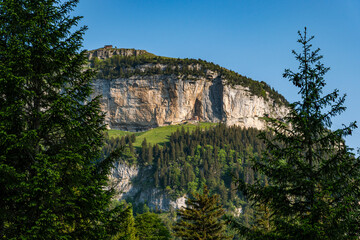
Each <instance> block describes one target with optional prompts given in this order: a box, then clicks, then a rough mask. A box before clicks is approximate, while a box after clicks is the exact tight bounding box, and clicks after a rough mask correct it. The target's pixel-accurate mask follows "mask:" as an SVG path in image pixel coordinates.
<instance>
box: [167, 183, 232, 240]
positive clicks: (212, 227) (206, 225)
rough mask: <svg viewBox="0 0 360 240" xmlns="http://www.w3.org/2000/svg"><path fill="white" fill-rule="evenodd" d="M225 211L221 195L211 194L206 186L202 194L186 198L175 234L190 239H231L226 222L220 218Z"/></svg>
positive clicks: (174, 228) (179, 213) (175, 227)
mask: <svg viewBox="0 0 360 240" xmlns="http://www.w3.org/2000/svg"><path fill="white" fill-rule="evenodd" d="M224 213H225V211H224V209H223V208H222V207H221V205H220V200H219V196H218V195H214V196H209V190H208V189H207V187H206V186H205V187H204V190H203V193H202V194H201V195H200V194H198V193H195V195H194V198H193V199H192V198H188V199H187V200H186V207H183V208H182V209H180V210H178V215H179V216H180V218H179V219H178V221H177V222H176V224H175V226H174V227H173V230H174V235H175V236H176V237H181V238H182V239H189V240H190V239H192V240H196V239H198V240H205V239H231V237H229V236H226V235H225V224H224V222H223V221H222V220H221V219H220V218H221V217H222V216H223V215H224Z"/></svg>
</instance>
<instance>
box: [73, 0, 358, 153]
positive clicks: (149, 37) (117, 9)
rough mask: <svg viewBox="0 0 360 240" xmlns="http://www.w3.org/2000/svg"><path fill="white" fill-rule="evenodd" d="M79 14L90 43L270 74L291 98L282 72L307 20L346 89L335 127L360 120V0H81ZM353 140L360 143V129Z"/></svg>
mask: <svg viewBox="0 0 360 240" xmlns="http://www.w3.org/2000/svg"><path fill="white" fill-rule="evenodd" d="M75 14H76V15H82V16H84V19H83V21H82V24H85V25H87V26H88V27H89V30H88V31H87V33H86V35H85V38H84V48H85V49H89V50H90V49H96V48H99V47H102V46H104V45H106V44H111V45H113V46H117V47H118V48H135V49H145V50H147V51H149V52H151V53H154V54H156V55H160V56H168V57H175V58H178V57H179V58H196V59H197V58H201V59H204V60H207V61H211V62H214V63H216V64H219V65H220V66H223V67H226V68H228V69H231V70H234V71H236V72H238V73H240V74H242V75H246V76H248V77H251V78H252V79H254V80H259V81H265V82H267V83H268V84H269V85H270V86H272V87H274V88H275V89H276V90H277V91H278V92H280V93H281V94H283V95H284V96H285V97H286V98H287V99H288V100H289V101H290V102H293V101H295V100H297V99H298V96H297V91H296V88H295V87H293V86H292V85H291V83H290V82H288V81H287V80H286V79H283V78H282V73H283V72H284V69H285V68H291V69H292V70H297V66H298V65H297V62H296V61H295V59H294V57H293V55H292V54H291V50H292V49H295V50H299V45H298V43H297V42H296V41H297V38H298V35H297V31H298V30H303V29H304V27H305V26H306V27H307V28H308V32H309V34H311V35H315V39H314V41H313V46H314V47H316V48H317V47H319V48H320V49H321V52H320V53H321V54H322V55H324V59H323V61H322V62H323V63H324V64H325V66H328V67H330V68H331V70H330V71H329V72H328V74H327V75H326V80H327V86H326V88H325V92H330V91H332V90H333V89H335V88H338V89H339V90H340V92H341V93H342V94H345V93H346V94H347V101H346V106H347V111H346V112H345V113H343V114H342V115H341V116H340V117H336V118H334V126H333V128H336V127H341V125H342V124H348V123H349V122H351V121H355V120H357V121H358V125H360V106H359V104H360V0H301V1H299V0H297V1H296V0H217V1H213V0H192V1H189V0H177V1H175V0H152V1H150V0H148V1H145V0H80V4H79V5H78V7H77V8H76V10H75ZM347 143H348V144H349V145H350V146H351V147H353V148H355V149H357V148H358V147H360V129H358V130H356V131H355V133H354V134H353V136H351V137H348V138H347Z"/></svg>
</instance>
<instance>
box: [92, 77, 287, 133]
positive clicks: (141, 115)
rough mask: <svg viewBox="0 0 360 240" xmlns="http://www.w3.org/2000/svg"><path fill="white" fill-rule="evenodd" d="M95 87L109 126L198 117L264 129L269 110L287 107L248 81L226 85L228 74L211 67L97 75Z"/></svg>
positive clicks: (137, 126) (277, 113)
mask: <svg viewBox="0 0 360 240" xmlns="http://www.w3.org/2000/svg"><path fill="white" fill-rule="evenodd" d="M194 78H195V79H194ZM94 90H95V92H94V95H102V99H101V107H102V109H103V111H104V112H105V113H106V123H107V124H108V126H109V128H111V129H121V130H128V131H141V130H146V129H149V128H154V127H158V126H164V125H169V124H178V123H181V122H183V121H188V120H193V119H199V120H201V121H208V122H224V123H226V124H227V125H238V126H243V127H255V128H258V129H262V128H264V126H265V125H264V122H263V120H261V117H263V116H264V115H265V114H267V115H269V116H272V117H278V118H282V117H283V116H284V115H285V114H286V112H287V108H286V107H285V105H278V104H275V103H274V101H273V100H272V99H270V98H267V99H265V98H263V97H259V96H254V95H253V94H251V93H250V92H249V89H247V88H246V87H243V86H240V85H236V86H230V85H226V84H225V79H222V77H221V76H219V75H218V74H216V73H213V72H211V73H210V71H209V74H208V75H207V77H195V76H192V77H189V76H188V77H182V76H174V75H153V76H131V77H129V78H118V79H111V80H108V79H96V80H95V81H94Z"/></svg>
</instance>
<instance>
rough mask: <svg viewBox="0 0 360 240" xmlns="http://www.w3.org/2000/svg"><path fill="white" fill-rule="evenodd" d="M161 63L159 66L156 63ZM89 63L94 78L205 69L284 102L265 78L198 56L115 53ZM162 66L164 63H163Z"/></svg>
mask: <svg viewBox="0 0 360 240" xmlns="http://www.w3.org/2000/svg"><path fill="white" fill-rule="evenodd" d="M145 64H147V65H149V64H150V67H149V66H148V67H146V68H145V70H140V66H143V65H145ZM157 64H161V65H163V66H160V65H157ZM90 66H91V67H92V68H94V69H96V70H98V76H97V77H98V78H103V79H114V78H129V77H131V76H151V75H158V74H163V75H175V76H178V77H179V78H183V79H184V78H187V79H190V80H192V79H193V80H196V78H197V77H206V75H207V70H211V71H214V72H217V73H219V75H220V76H221V78H223V79H225V80H226V82H227V84H229V85H232V86H233V85H242V86H244V87H248V88H249V89H250V92H251V93H252V94H254V95H256V96H260V97H264V98H265V99H267V97H268V96H267V93H268V94H269V97H270V98H271V99H273V100H274V101H275V103H276V104H278V105H283V104H287V101H286V99H285V98H284V97H283V96H282V95H280V94H279V93H278V92H276V91H275V90H274V89H273V88H271V87H270V86H269V85H267V84H266V83H265V82H258V81H254V80H252V79H250V78H248V77H245V76H242V75H240V74H238V73H236V72H234V71H231V70H228V69H225V68H223V67H220V66H219V65H217V64H214V63H211V62H207V61H204V60H201V59H188V58H185V59H180V58H165V57H158V56H148V55H140V56H119V55H115V56H113V57H111V58H109V59H106V60H99V59H97V58H94V59H91V60H90ZM164 66H165V67H164Z"/></svg>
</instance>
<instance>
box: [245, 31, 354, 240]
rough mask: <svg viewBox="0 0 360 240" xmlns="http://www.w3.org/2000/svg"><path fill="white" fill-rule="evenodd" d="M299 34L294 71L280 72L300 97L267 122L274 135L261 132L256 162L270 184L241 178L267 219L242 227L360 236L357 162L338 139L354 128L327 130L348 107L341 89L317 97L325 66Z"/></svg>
mask: <svg viewBox="0 0 360 240" xmlns="http://www.w3.org/2000/svg"><path fill="white" fill-rule="evenodd" d="M299 36H300V39H299V40H298V42H299V43H300V44H301V46H302V51H301V53H300V54H298V53H296V52H295V51H293V53H294V54H295V56H296V59H297V60H298V61H299V64H300V65H299V72H298V73H294V72H292V71H290V70H285V73H284V77H285V78H288V79H289V80H290V81H291V82H292V83H293V84H294V85H295V86H296V87H298V88H299V94H300V96H301V100H300V101H299V102H295V103H294V104H292V105H291V106H292V110H291V112H290V114H289V115H288V117H286V118H285V120H284V122H281V121H278V120H276V119H268V121H269V124H270V128H269V129H270V131H271V132H273V133H274V136H273V137H272V138H269V137H267V136H265V135H264V134H262V135H261V138H262V139H264V140H265V142H266V147H267V151H265V152H264V153H263V158H261V160H258V159H254V161H253V164H254V169H256V170H257V171H258V172H260V173H261V174H264V175H266V176H267V177H268V179H269V185H267V184H264V182H262V181H259V180H258V179H256V180H255V183H254V184H253V185H249V184H245V183H244V182H243V181H241V182H242V184H241V189H242V190H243V192H244V194H245V195H246V196H247V197H248V199H249V200H250V201H251V202H254V206H255V209H256V210H257V212H258V213H259V217H258V219H263V220H266V221H265V222H264V221H260V222H259V221H258V222H257V223H258V224H256V222H255V223H254V224H253V225H252V226H251V227H250V228H247V227H246V226H241V227H240V231H241V232H242V233H244V234H245V235H246V236H248V237H249V239H359V235H360V229H359V228H360V227H359V226H360V215H359V214H360V205H359V199H360V189H359V183H360V162H359V159H358V158H355V157H354V155H353V154H352V153H351V152H350V149H349V148H348V147H347V146H346V144H345V142H344V140H343V138H344V137H345V136H347V135H349V134H351V131H352V130H353V129H354V128H356V125H355V123H351V124H350V125H349V126H345V125H344V127H343V128H342V129H338V130H334V131H330V130H329V129H328V128H330V127H331V117H333V116H336V115H338V114H340V113H342V112H343V111H344V110H345V107H344V106H343V103H344V97H339V93H338V90H335V91H334V92H332V93H330V94H326V95H322V91H323V87H324V86H325V81H324V78H323V77H324V75H325V73H326V72H327V71H328V70H329V68H326V67H324V66H323V64H321V63H320V59H321V58H322V56H320V55H318V52H319V49H317V50H315V51H312V50H311V44H310V43H309V42H310V41H311V40H312V39H313V37H310V38H308V36H307V32H306V28H305V32H304V33H303V34H301V33H300V32H299ZM269 213H270V214H269ZM264 223H266V224H268V225H269V227H268V228H264V226H265V225H266V224H264Z"/></svg>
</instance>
